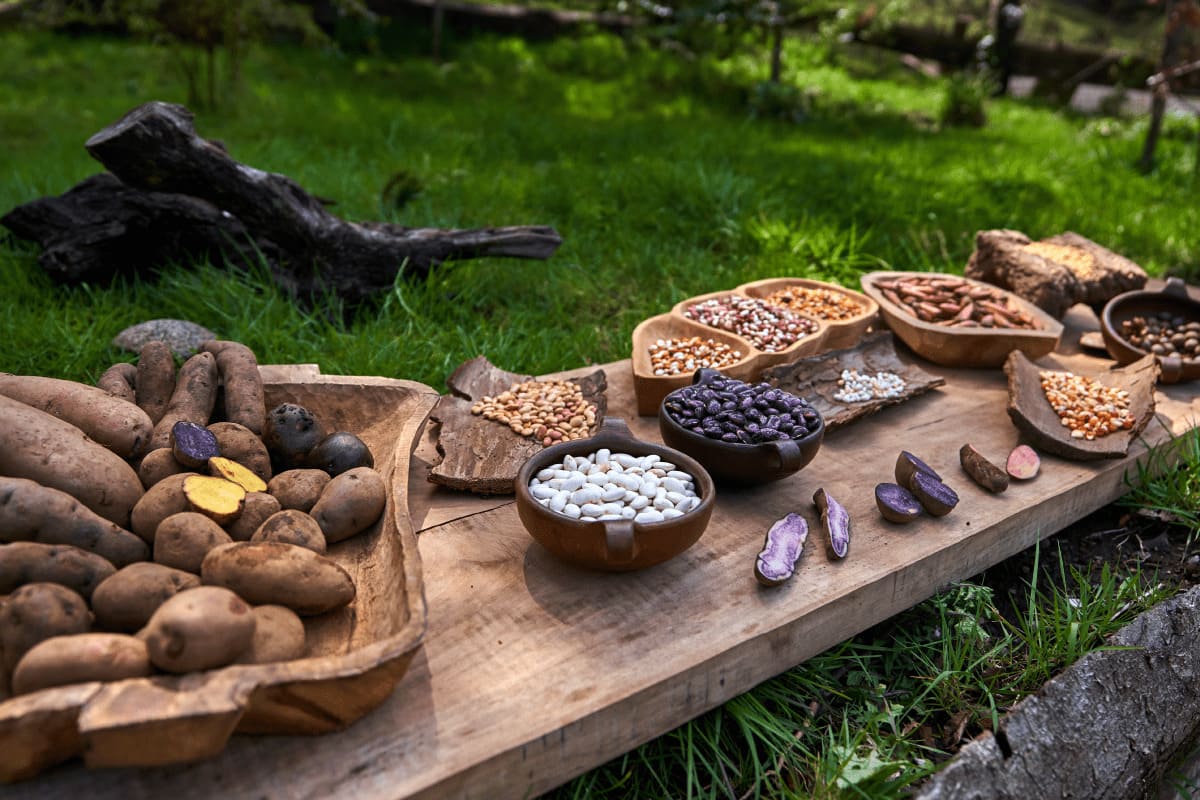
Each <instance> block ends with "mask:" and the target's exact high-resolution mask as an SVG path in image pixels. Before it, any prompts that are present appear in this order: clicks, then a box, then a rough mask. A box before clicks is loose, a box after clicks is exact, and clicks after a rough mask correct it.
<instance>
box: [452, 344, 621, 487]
mask: <svg viewBox="0 0 1200 800" xmlns="http://www.w3.org/2000/svg"><path fill="white" fill-rule="evenodd" d="M530 380H533V378H532V377H530V376H528V375H518V374H516V373H513V372H506V371H505V370H502V369H500V368H499V367H496V366H494V365H493V364H492V363H491V362H490V361H488V360H487V359H486V358H485V357H483V356H478V357H476V358H473V359H471V360H470V361H467V362H465V363H464V364H461V365H460V366H459V367H458V369H456V370H455V371H454V373H453V374H452V375H451V376H450V377H449V378H447V379H446V386H447V387H449V389H450V393H449V394H447V395H444V396H443V397H442V398H441V399H440V400H438V403H437V405H436V406H434V408H433V411H431V412H429V418H430V420H432V421H433V422H434V424H436V425H437V426H438V427H437V451H438V454H439V455H440V456H441V457H442V460H441V461H440V462H438V463H437V464H436V465H434V467H433V468H432V469H431V470H430V472H429V480H430V482H432V483H436V484H439V485H442V486H445V487H447V488H450V489H456V490H458V491H464V492H474V493H475V494H482V495H493V494H512V493H513V492H514V491H516V489H515V488H514V481H515V480H516V477H517V473H518V472H519V471H520V469H521V466H522V465H524V463H525V462H526V461H528V460H529V458H530V456H532V455H534V454H535V453H538V452H540V451H541V450H542V449H543V448H542V445H541V443H540V442H538V441H535V440H534V439H531V438H529V437H527V436H520V435H518V434H517V433H515V432H514V431H513V430H512V429H511V428H509V427H508V426H507V425H505V424H503V423H501V422H496V421H493V420H489V419H485V418H483V417H482V416H477V415H475V414H472V413H471V406H473V405H474V404H475V403H476V402H477V401H479V400H482V399H483V398H484V397H486V396H491V397H494V396H496V395H498V394H501V393H502V392H505V391H507V390H508V389H509V388H510V387H511V386H512V385H513V384H515V383H524V382H525V381H530ZM571 380H572V382H574V383H577V384H579V389H580V391H581V392H582V393H583V399H584V400H586V401H587V402H589V403H591V404H592V405H594V406H596V423H595V426H593V429H592V433H595V431H596V430H597V429H598V428H599V426H600V423H601V422H602V421H603V420H604V412H605V410H606V408H607V405H608V404H607V400H606V397H605V394H604V393H605V390H606V389H607V388H608V380H607V378H606V376H605V374H604V370H596V371H595V372H593V373H592V374H590V375H586V376H584V377H582V378H573V379H571Z"/></svg>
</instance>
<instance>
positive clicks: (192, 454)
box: [171, 420, 221, 469]
mask: <svg viewBox="0 0 1200 800" xmlns="http://www.w3.org/2000/svg"><path fill="white" fill-rule="evenodd" d="M171 452H172V454H173V455H174V456H175V460H176V461H178V462H179V463H180V464H183V465H184V466H185V467H190V468H191V469H200V468H201V467H203V466H204V465H205V464H207V463H208V460H209V459H210V458H215V457H217V456H219V455H221V450H220V448H219V447H218V446H217V437H216V436H214V435H213V432H212V431H210V430H209V429H208V428H206V427H204V426H203V425H197V424H196V423H194V422H187V421H185V420H180V421H179V422H176V423H175V424H174V425H172V426H171Z"/></svg>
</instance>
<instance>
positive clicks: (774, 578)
mask: <svg viewBox="0 0 1200 800" xmlns="http://www.w3.org/2000/svg"><path fill="white" fill-rule="evenodd" d="M806 539H808V523H807V522H805V521H804V517H802V516H800V515H799V514H795V513H792V514H788V515H787V516H786V517H784V518H783V519H781V520H778V521H777V522H775V523H774V524H773V525H771V528H770V530H768V531H767V540H766V542H764V543H763V549H762V551H761V552H759V554H758V558H757V559H755V561H754V577H755V578H757V579H758V582H759V583H761V584H762V585H763V586H778V585H779V584H781V583H783V582H784V581H786V580H787V579H788V578H790V577H792V574H793V573H794V572H795V571H796V564H797V562H799V561H800V556H801V555H802V554H803V551H804V542H805V540H806Z"/></svg>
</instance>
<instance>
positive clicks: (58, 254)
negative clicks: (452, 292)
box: [0, 102, 562, 305]
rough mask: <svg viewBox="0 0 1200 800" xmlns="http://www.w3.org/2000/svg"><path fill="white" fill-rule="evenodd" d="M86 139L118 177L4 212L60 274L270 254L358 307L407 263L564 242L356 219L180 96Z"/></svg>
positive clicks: (313, 287) (294, 274)
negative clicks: (207, 124) (205, 123)
mask: <svg viewBox="0 0 1200 800" xmlns="http://www.w3.org/2000/svg"><path fill="white" fill-rule="evenodd" d="M86 146H87V149H88V152H89V153H91V154H92V156H93V157H95V158H96V159H97V160H99V161H100V162H101V163H103V164H104V166H105V167H107V168H108V169H109V170H110V171H111V172H112V176H107V177H106V176H96V177H93V178H89V179H88V180H86V181H84V182H83V183H81V184H80V185H79V186H77V187H75V189H72V190H71V191H69V192H67V193H66V194H64V195H63V196H62V197H58V198H42V199H41V200H35V201H33V202H32V203H27V204H25V205H23V206H19V207H17V208H16V209H13V210H12V211H10V212H9V213H8V214H7V215H5V216H4V217H2V218H0V224H3V225H5V226H6V227H8V228H9V229H10V230H12V231H13V232H14V233H16V234H17V235H18V236H21V237H24V238H31V239H34V240H36V241H38V242H40V243H41V244H42V245H43V247H45V248H46V252H45V253H43V257H42V259H41V262H42V265H43V267H45V268H46V269H47V270H48V271H49V272H50V273H51V274H52V275H54V276H55V277H56V278H58V279H59V280H64V281H79V280H85V279H94V278H95V277H98V276H103V275H106V274H111V273H114V272H116V271H118V270H121V269H124V268H126V266H125V265H126V264H127V263H128V264H132V265H133V266H134V267H135V268H137V267H141V268H143V269H144V268H146V267H149V268H155V267H157V266H160V265H162V264H163V263H166V262H167V261H170V260H184V259H186V260H195V259H197V258H199V259H203V258H212V257H213V255H214V254H217V255H220V254H224V255H226V256H228V257H229V258H230V259H231V260H232V261H233V262H234V263H237V264H243V265H244V264H246V263H254V262H257V261H258V259H259V256H260V254H261V257H262V258H264V259H265V260H266V262H267V263H268V264H269V265H270V267H271V271H272V275H273V277H274V279H275V281H276V282H277V283H279V284H280V285H281V286H283V287H284V288H285V289H287V290H288V291H289V292H290V293H291V294H293V295H295V296H298V297H313V296H317V295H321V294H325V293H329V292H332V293H334V294H336V295H337V296H338V297H340V298H341V299H342V300H344V301H346V302H348V303H349V304H351V305H353V304H355V303H358V302H360V301H362V300H364V299H366V298H367V297H369V296H371V295H373V294H374V293H376V292H379V291H386V290H388V289H390V288H391V286H392V285H393V283H394V282H395V279H396V276H397V274H399V273H400V272H401V271H403V272H404V273H405V274H406V275H409V276H414V277H421V276H424V275H425V274H426V273H427V272H428V271H429V268H430V267H431V266H433V265H434V264H437V263H440V262H442V261H447V260H451V259H461V258H476V257H481V256H509V257H515V258H536V259H545V258H549V257H550V256H551V255H553V254H554V252H555V250H557V249H558V246H559V245H560V244H561V243H562V238H561V237H560V236H559V235H558V233H557V232H556V231H555V230H554V229H553V228H551V227H547V226H540V225H530V226H515V227H501V228H479V229H474V230H456V229H448V230H443V229H438V228H408V227H404V226H400V225H392V224H388V223H382V222H364V223H356V222H348V221H346V220H343V219H341V218H339V217H337V216H335V215H333V214H331V213H329V212H328V211H327V210H326V209H325V206H324V204H323V203H322V201H321V200H319V199H318V198H316V197H314V196H312V195H310V194H308V193H307V192H305V191H304V190H303V189H302V188H301V187H300V186H299V185H298V184H297V183H296V182H295V181H293V180H291V179H290V178H288V177H286V176H284V175H279V174H275V173H270V172H264V171H262V170H259V169H255V168H254V167H250V166H247V165H245V164H242V163H240V162H238V161H236V160H235V159H233V158H231V157H230V156H229V154H228V153H227V152H225V149H224V148H223V147H222V146H221V145H220V144H218V143H216V142H211V141H208V140H206V139H204V138H202V137H201V136H199V135H198V134H197V133H196V130H195V127H194V125H193V117H192V113H191V112H190V111H189V110H188V109H187V108H185V107H183V106H180V105H174V104H171V103H162V102H152V103H146V104H144V105H141V106H138V107H137V108H135V109H133V110H132V111H130V112H129V113H128V114H126V115H125V116H124V117H122V118H121V119H120V120H118V121H117V122H115V123H113V124H112V125H110V126H108V127H107V128H104V129H103V130H101V131H99V132H98V133H96V134H95V135H94V136H92V137H91V138H90V139H89V140H88V141H87V145H86ZM113 176H115V178H114V177H113ZM218 262H219V259H218Z"/></svg>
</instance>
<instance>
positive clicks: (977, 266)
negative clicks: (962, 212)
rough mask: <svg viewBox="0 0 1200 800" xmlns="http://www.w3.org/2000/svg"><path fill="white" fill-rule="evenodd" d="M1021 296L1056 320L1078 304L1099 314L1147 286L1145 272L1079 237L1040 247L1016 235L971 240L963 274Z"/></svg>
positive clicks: (989, 234) (996, 233) (987, 234)
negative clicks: (1119, 298) (1116, 300)
mask: <svg viewBox="0 0 1200 800" xmlns="http://www.w3.org/2000/svg"><path fill="white" fill-rule="evenodd" d="M964 274H965V275H966V276H967V277H968V278H974V279H975V280H981V281H986V282H987V283H990V284H993V285H995V286H999V287H1001V288H1003V289H1008V290H1009V291H1011V292H1013V293H1015V294H1017V295H1019V296H1020V297H1023V298H1025V299H1026V300H1028V301H1030V302H1031V303H1033V304H1034V305H1036V306H1037V307H1038V308H1041V309H1042V310H1043V311H1045V312H1046V313H1047V314H1050V315H1051V316H1053V317H1054V318H1056V319H1062V317H1063V315H1065V314H1066V313H1067V309H1068V308H1070V307H1071V306H1073V305H1075V304H1076V303H1087V304H1088V305H1090V306H1092V307H1093V308H1096V309H1099V308H1100V307H1101V306H1103V305H1104V304H1105V303H1107V302H1108V301H1109V300H1111V299H1112V298H1114V297H1116V296H1117V295H1119V294H1121V293H1123V292H1129V291H1132V290H1134V289H1141V288H1142V287H1143V286H1145V285H1146V277H1147V276H1146V271H1145V270H1143V269H1142V268H1141V267H1139V266H1138V265H1137V264H1135V263H1133V262H1132V261H1130V260H1129V259H1127V258H1125V257H1124V256H1121V255H1118V254H1117V253H1114V252H1112V251H1111V250H1108V249H1106V248H1104V247H1101V246H1100V245H1098V244H1096V243H1095V242H1093V241H1092V240H1090V239H1087V238H1085V237H1083V236H1080V235H1079V234H1077V233H1071V232H1070V231H1067V232H1066V233H1060V234H1058V235H1057V236H1051V237H1050V238H1048V239H1043V240H1041V241H1039V242H1035V241H1033V240H1031V239H1030V238H1029V237H1028V236H1026V235H1025V234H1023V233H1021V232H1020V231H1009V230H993V231H979V232H978V233H977V234H975V252H974V253H972V254H971V258H970V260H969V261H968V262H967V267H966V270H965V273H964Z"/></svg>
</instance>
